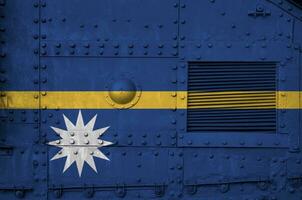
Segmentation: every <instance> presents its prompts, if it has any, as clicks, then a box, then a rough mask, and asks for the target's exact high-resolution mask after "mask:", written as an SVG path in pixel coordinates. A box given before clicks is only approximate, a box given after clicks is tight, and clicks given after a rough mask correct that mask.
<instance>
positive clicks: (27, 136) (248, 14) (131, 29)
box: [0, 0, 302, 200]
mask: <svg viewBox="0 0 302 200" xmlns="http://www.w3.org/2000/svg"><path fill="white" fill-rule="evenodd" d="M297 2H298V1H297ZM0 31H1V33H0V36H1V38H0V42H1V44H0V46H1V51H0V60H1V63H0V70H1V71H0V73H1V74H0V87H1V91H38V92H40V94H42V95H43V91H107V90H108V87H110V84H111V83H112V82H114V81H115V80H120V78H121V77H122V78H123V77H126V78H127V79H128V78H129V79H131V80H133V81H134V82H135V83H136V85H138V86H139V87H140V90H142V91H171V92H173V91H188V90H189V88H188V84H187V80H188V68H189V63H190V62H204V63H209V62H213V63H230V62H245V63H249V62H250V63H255V62H256V63H257V62H259V63H263V62H270V63H276V69H277V73H276V83H277V87H276V88H275V89H276V90H278V91H300V90H301V86H302V82H301V80H302V79H301V75H302V74H301V72H302V70H301V61H302V60H301V59H302V57H301V52H302V49H301V45H302V10H301V8H300V7H299V6H297V5H296V4H293V2H292V1H285V0H281V1H280V0H257V1H246V0H229V1H219V0H200V1H196V0H164V1H161V0H149V1H141V0H127V1H125V0H114V1H112V0H90V1H81V0H26V1H24V0H0ZM100 98H102V97H100ZM300 98H301V97H300ZM8 102H9V100H8ZM300 102H301V100H300ZM38 104H39V106H38V107H39V108H40V109H3V110H1V113H0V130H1V131H0V199H6V200H8V199H20V198H24V199H64V200H65V199H66V200H68V199H88V198H90V199H129V200H133V199H163V200H164V199H204V200H216V199H228V200H231V199H234V200H237V199H271V200H274V199H281V200H283V199H290V200H298V199H301V198H302V154H301V148H302V143H301V142H302V139H301V138H302V135H301V134H302V133H301V122H302V121H301V119H302V114H301V111H300V109H290V110H289V109H283V110H282V109H278V110H276V112H277V113H276V116H277V117H276V118H277V121H276V130H275V132H274V133H273V134H267V133H264V132H261V131H260V132H256V133H238V132H236V131H233V132H232V131H231V132H219V131H214V132H203V133H201V132H190V131H188V130H187V110H186V109H183V108H180V109H115V108H112V109H83V110H82V114H83V118H84V121H85V123H87V122H88V121H89V120H90V119H91V118H92V117H93V116H94V115H95V114H98V118H97V123H96V126H95V127H94V128H95V129H98V128H103V127H106V126H110V128H109V129H108V131H106V134H104V135H103V136H102V139H104V140H107V141H111V142H113V143H114V144H113V145H112V146H108V147H104V148H101V149H102V152H103V153H104V154H105V155H106V156H107V157H108V158H109V159H110V162H108V161H106V160H103V159H95V164H96V166H97V169H98V173H95V172H94V171H93V170H92V169H91V168H89V167H88V165H87V164H85V166H84V169H83V173H82V175H81V177H79V175H78V172H77V167H76V165H75V164H73V165H72V166H71V167H70V168H69V169H68V170H67V171H66V172H65V173H62V170H63V168H64V164H65V159H58V160H53V161H50V159H51V158H52V157H53V156H54V155H55V154H56V153H57V152H58V151H59V148H57V147H55V146H50V145H48V142H50V141H54V140H57V139H58V135H56V134H55V133H54V131H53V130H52V129H51V128H50V127H58V128H61V129H65V128H66V127H65V123H64V119H63V117H62V116H63V115H65V116H66V117H68V118H69V119H70V120H71V122H73V123H75V122H76V121H77V115H78V112H79V110H78V109H47V108H43V107H42V106H41V105H42V103H41V101H38ZM300 108H301V106H300Z"/></svg>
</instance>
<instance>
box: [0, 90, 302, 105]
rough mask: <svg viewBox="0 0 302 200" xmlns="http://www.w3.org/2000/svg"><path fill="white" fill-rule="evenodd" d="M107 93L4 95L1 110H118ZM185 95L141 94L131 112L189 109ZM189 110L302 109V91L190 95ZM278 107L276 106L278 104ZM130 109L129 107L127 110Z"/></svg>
mask: <svg viewBox="0 0 302 200" xmlns="http://www.w3.org/2000/svg"><path fill="white" fill-rule="evenodd" d="M106 97H107V99H108V92H106V91H46V92H38V91H3V92H1V97H0V98H1V99H0V100H1V101H0V108H1V109H39V108H47V109H57V108H59V109H115V108H116V106H120V108H122V107H123V105H118V104H116V103H111V104H110V102H108V101H107V100H106ZM187 98H188V94H187V92H186V91H177V92H176V91H175V92H173V91H142V92H141V93H140V95H139V99H138V101H137V102H134V103H133V105H130V106H129V107H131V109H176V108H177V109H188V106H187V104H188V102H187ZM189 99H190V100H189V101H190V103H189V105H190V107H189V108H190V109H197V108H198V109H200V108H225V109H233V108H235V109H267V108H273V109H274V108H276V109H301V107H302V92H301V91H278V92H262V91H244V92H237V91H234V92H207V93H206V92H192V93H191V92H190V96H189ZM275 101H276V102H277V103H276V106H275V103H274V102H275ZM126 107H127V106H126Z"/></svg>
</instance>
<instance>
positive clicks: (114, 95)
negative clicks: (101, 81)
mask: <svg viewBox="0 0 302 200" xmlns="http://www.w3.org/2000/svg"><path fill="white" fill-rule="evenodd" d="M108 89H109V91H108V94H107V95H106V100H107V102H108V103H109V104H111V105H112V106H113V107H115V108H130V107H132V106H134V105H135V104H136V103H137V102H138V100H139V98H140V95H141V91H140V89H139V87H138V85H137V84H135V82H134V81H132V80H130V79H129V78H120V79H117V80H113V81H112V83H111V84H110V85H109V87H108Z"/></svg>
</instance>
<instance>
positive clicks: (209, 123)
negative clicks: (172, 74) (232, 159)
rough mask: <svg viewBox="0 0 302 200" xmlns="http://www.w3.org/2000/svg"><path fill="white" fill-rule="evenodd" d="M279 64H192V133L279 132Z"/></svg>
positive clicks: (189, 98)
mask: <svg viewBox="0 0 302 200" xmlns="http://www.w3.org/2000/svg"><path fill="white" fill-rule="evenodd" d="M275 91H276V65H275V63H196V62H192V63H189V69H188V111H187V130H188V132H201V131H223V132H225V131H232V132H233V131H240V132H241V131H246V132H247V131H252V132H255V131H261V132H263V131H265V132H275V130H276V93H275Z"/></svg>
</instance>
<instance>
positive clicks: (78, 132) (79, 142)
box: [48, 111, 112, 176]
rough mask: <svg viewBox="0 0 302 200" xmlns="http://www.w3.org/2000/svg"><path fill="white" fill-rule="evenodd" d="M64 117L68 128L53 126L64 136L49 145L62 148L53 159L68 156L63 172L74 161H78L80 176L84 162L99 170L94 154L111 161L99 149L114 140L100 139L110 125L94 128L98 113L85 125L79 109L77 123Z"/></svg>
mask: <svg viewBox="0 0 302 200" xmlns="http://www.w3.org/2000/svg"><path fill="white" fill-rule="evenodd" d="M63 117H64V121H65V125H66V128H67V130H63V129H59V128H55V127H51V128H52V129H53V130H54V131H55V132H56V133H57V134H58V135H59V136H60V137H61V138H62V139H59V140H55V141H51V142H49V143H48V144H49V145H53V146H57V147H60V148H62V149H61V151H59V152H58V153H57V154H56V155H55V156H54V157H53V158H52V159H51V160H56V159H59V158H63V157H67V158H66V162H65V166H64V169H63V173H64V172H65V171H66V170H67V169H68V168H69V167H70V166H71V165H72V163H74V162H75V163H76V166H77V169H78V173H79V176H81V174H82V171H83V166H84V162H86V163H87V164H88V165H89V166H90V167H91V168H92V169H93V170H94V171H95V172H97V169H96V166H95V163H94V159H93V156H94V157H98V158H101V159H105V160H108V161H109V158H107V156H105V155H104V154H103V153H102V152H101V151H100V150H99V149H98V148H99V147H104V146H108V145H111V144H112V142H108V141H105V140H101V139H99V137H100V136H101V135H102V134H103V133H105V131H106V130H107V129H108V128H109V126H108V127H105V128H101V129H97V130H93V127H94V124H95V121H96V118H97V115H95V116H94V117H93V118H92V119H91V120H90V121H89V122H88V123H87V124H86V125H84V121H83V117H82V113H81V111H79V114H78V118H77V122H76V125H74V124H73V123H72V122H71V121H70V120H69V119H68V118H67V117H66V116H65V115H63Z"/></svg>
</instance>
